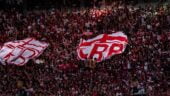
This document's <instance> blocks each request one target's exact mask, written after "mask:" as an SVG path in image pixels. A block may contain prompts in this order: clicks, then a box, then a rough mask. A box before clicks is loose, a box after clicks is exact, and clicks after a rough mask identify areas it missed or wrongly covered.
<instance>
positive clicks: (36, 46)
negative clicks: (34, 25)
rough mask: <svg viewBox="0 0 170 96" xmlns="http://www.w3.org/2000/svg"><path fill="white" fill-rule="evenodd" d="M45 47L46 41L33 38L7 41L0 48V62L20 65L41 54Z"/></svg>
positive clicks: (46, 45)
mask: <svg viewBox="0 0 170 96" xmlns="http://www.w3.org/2000/svg"><path fill="white" fill-rule="evenodd" d="M47 47H48V44H47V43H44V42H40V41H38V40H35V39H34V38H27V39H24V40H17V41H12V42H7V43H5V44H4V45H3V46H2V48H1V49H0V62H1V63H2V64H4V62H7V63H9V64H15V65H19V66H22V65H24V64H26V63H27V62H28V61H29V60H30V59H33V58H36V57H38V56H39V55H41V54H42V53H43V51H44V50H45V49H46V48H47Z"/></svg>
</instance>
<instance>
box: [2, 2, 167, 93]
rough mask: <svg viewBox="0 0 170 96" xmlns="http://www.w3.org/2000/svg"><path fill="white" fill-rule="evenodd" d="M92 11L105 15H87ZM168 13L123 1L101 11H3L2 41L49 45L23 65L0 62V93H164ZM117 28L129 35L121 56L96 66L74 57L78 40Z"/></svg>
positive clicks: (160, 8)
mask: <svg viewBox="0 0 170 96" xmlns="http://www.w3.org/2000/svg"><path fill="white" fill-rule="evenodd" d="M91 10H94V12H95V10H99V12H100V11H104V13H102V14H99V13H98V12H97V13H96V14H91ZM169 11H170V9H169V7H168V6H157V7H156V8H154V7H152V6H146V7H145V8H141V7H133V6H126V5H124V4H121V3H114V4H113V5H112V6H110V7H108V8H107V7H105V8H101V9H97V8H93V9H85V10H83V9H82V10H78V9H72V10H71V11H70V10H67V11H66V10H58V9H49V10H34V11H29V12H27V13H26V14H23V13H21V12H19V11H17V10H16V9H11V10H8V9H6V10H1V11H0V33H1V35H0V43H1V44H0V45H3V43H5V42H8V41H13V40H20V39H24V38H26V37H35V38H37V39H38V40H41V41H45V42H48V43H50V46H49V47H48V48H47V49H46V51H45V52H44V53H43V54H42V56H40V57H39V58H38V59H39V60H42V61H43V62H41V64H39V62H36V60H31V61H30V62H29V63H28V64H26V65H25V66H21V67H19V66H15V65H6V66H4V65H0V96H15V95H16V96H167V95H166V91H167V89H168V83H167V79H166V77H167V74H166V70H168V64H170V50H169V49H170V12H169ZM92 12H93V11H92ZM116 31H123V32H124V33H125V34H126V35H127V36H128V39H129V44H128V46H127V48H126V50H125V52H124V53H123V54H120V55H115V56H113V57H112V58H111V59H109V60H106V61H103V62H100V63H97V64H96V65H95V66H89V65H88V64H89V62H88V61H81V60H78V59H77V55H76V54H77V53H76V47H77V45H78V44H79V40H80V39H81V38H84V39H88V38H92V37H94V36H97V35H99V34H102V33H108V34H109V33H112V32H116ZM84 32H92V33H93V34H92V35H90V36H87V35H84V34H83V33H84ZM24 94H25V95H24ZM26 94H27V95H26Z"/></svg>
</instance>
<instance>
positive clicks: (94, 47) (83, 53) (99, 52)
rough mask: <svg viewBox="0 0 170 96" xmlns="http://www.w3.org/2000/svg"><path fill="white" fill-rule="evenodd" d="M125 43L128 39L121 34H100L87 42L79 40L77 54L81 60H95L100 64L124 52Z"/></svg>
mask: <svg viewBox="0 0 170 96" xmlns="http://www.w3.org/2000/svg"><path fill="white" fill-rule="evenodd" d="M127 43H128V38H127V36H126V35H125V34H124V33H122V32H116V33H112V34H101V35H98V36H97V37H95V38H92V39H89V40H81V42H80V44H79V46H78V47H77V53H78V57H79V58H80V59H81V60H86V59H94V58H96V59H97V61H98V62H100V61H102V60H104V59H109V58H110V57H111V56H113V55H115V54H120V53H122V52H124V50H125V48H126V45H127Z"/></svg>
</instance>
